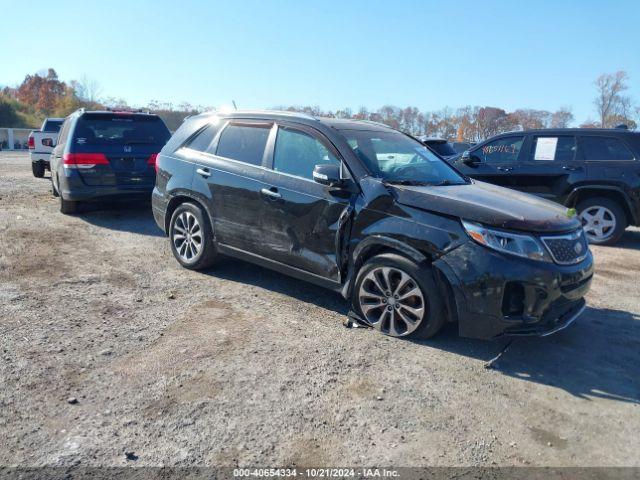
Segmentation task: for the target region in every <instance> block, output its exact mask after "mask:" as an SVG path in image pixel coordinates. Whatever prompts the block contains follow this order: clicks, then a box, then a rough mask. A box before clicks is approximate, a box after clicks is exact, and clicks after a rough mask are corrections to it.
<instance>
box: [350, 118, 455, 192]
mask: <svg viewBox="0 0 640 480" xmlns="http://www.w3.org/2000/svg"><path fill="white" fill-rule="evenodd" d="M342 133H343V135H344V136H345V137H346V139H347V142H348V143H349V146H350V147H351V148H352V149H353V151H354V152H355V154H356V155H357V156H358V157H359V158H360V159H361V160H362V161H363V162H364V163H365V164H366V165H367V167H368V168H369V170H370V171H371V173H372V174H373V175H374V176H376V177H379V178H382V179H383V180H385V181H387V182H389V183H404V184H417V185H419V184H425V185H461V184H464V183H467V182H466V180H465V179H464V178H463V177H462V176H461V175H460V174H459V173H457V172H456V171H455V170H454V169H453V168H451V167H449V166H448V165H447V164H446V162H444V161H443V160H442V159H440V158H439V157H438V156H437V155H435V154H434V153H433V152H431V151H430V150H429V149H428V148H427V147H425V146H424V145H422V144H421V143H420V142H418V141H416V140H413V139H412V138H410V137H407V136H406V135H403V134H402V133H399V132H398V133H396V132H382V131H365V130H343V131H342Z"/></svg>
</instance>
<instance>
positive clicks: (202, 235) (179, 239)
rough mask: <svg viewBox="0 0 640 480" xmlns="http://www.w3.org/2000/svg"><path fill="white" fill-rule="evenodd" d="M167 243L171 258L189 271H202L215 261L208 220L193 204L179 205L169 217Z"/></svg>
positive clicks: (214, 249)
mask: <svg viewBox="0 0 640 480" xmlns="http://www.w3.org/2000/svg"><path fill="white" fill-rule="evenodd" d="M169 242H170V243H171V251H172V252H173V256H174V257H176V260H178V262H179V263H180V265H182V266H183V267H185V268H188V269H190V270H203V269H205V268H208V267H210V266H211V265H213V263H214V262H215V260H216V257H217V251H216V247H215V245H214V243H213V230H212V229H211V224H210V223H209V219H208V218H207V216H206V214H205V213H204V212H203V211H202V209H201V208H200V207H198V206H197V205H195V204H193V203H189V202H187V203H183V204H181V205H179V206H178V208H176V209H175V211H174V212H173V214H172V215H171V221H170V223H169Z"/></svg>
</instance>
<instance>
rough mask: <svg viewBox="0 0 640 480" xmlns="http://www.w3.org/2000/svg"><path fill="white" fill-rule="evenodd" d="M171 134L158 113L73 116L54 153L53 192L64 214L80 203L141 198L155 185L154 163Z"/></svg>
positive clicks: (104, 112)
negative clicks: (58, 199) (58, 198)
mask: <svg viewBox="0 0 640 480" xmlns="http://www.w3.org/2000/svg"><path fill="white" fill-rule="evenodd" d="M170 136H171V133H170V132H169V130H168V129H167V126H166V125H165V124H164V122H163V121H162V119H161V118H160V117H158V116H157V115H152V114H148V113H139V112H130V111H99V112H97V111H96V112H89V111H85V110H83V109H81V110H78V111H76V112H74V113H72V114H71V115H69V116H68V117H67V118H66V119H65V121H64V123H63V124H62V128H61V129H60V136H59V138H58V143H57V145H56V147H55V148H54V149H53V152H52V153H51V182H52V184H53V194H54V195H56V196H59V197H60V211H61V212H62V213H73V212H75V211H76V209H77V207H78V203H79V202H81V201H91V200H104V199H117V198H123V197H127V198H128V197H141V198H145V199H148V198H149V195H150V194H151V190H152V189H153V186H154V184H155V163H156V157H157V155H158V152H159V151H160V149H161V148H162V147H163V146H164V144H165V143H166V142H167V140H168V139H169V137H170Z"/></svg>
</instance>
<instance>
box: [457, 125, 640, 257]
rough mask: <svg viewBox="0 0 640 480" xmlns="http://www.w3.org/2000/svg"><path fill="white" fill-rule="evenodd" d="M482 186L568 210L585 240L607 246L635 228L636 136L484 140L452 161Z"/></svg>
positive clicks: (539, 134) (520, 135)
mask: <svg viewBox="0 0 640 480" xmlns="http://www.w3.org/2000/svg"><path fill="white" fill-rule="evenodd" d="M452 163H453V165H455V166H456V167H457V168H458V169H459V170H461V171H462V172H463V173H465V174H467V175H469V176H470V177H473V178H477V179H478V180H483V181H486V182H490V183H494V184H496V185H501V186H503V187H509V188H514V189H516V190H520V191H523V192H527V193H533V194H535V195H539V196H541V197H544V198H548V199H550V200H553V201H556V202H558V203H561V204H563V205H565V206H567V207H574V208H576V209H577V210H578V215H579V217H580V219H581V220H582V224H583V226H584V229H585V232H586V234H587V238H588V239H589V241H590V242H592V243H594V244H613V243H615V242H616V241H618V240H619V239H620V237H621V236H622V234H623V233H624V230H625V228H626V227H627V226H628V225H639V224H640V133H635V132H631V131H628V130H618V129H613V130H610V129H551V130H529V131H524V132H512V133H506V134H503V135H498V136H496V137H493V138H490V139H489V140H486V141H485V142H483V143H481V144H479V145H477V146H475V147H473V148H471V149H470V150H468V151H467V152H465V153H464V154H462V156H459V157H457V158H456V159H454V160H453V161H452Z"/></svg>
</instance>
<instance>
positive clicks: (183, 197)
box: [164, 193, 215, 235]
mask: <svg viewBox="0 0 640 480" xmlns="http://www.w3.org/2000/svg"><path fill="white" fill-rule="evenodd" d="M187 202H189V203H193V204H195V205H197V206H198V207H199V208H200V209H202V211H203V212H205V213H206V214H207V220H209V225H210V226H212V225H213V223H212V217H211V212H210V211H209V209H208V208H207V207H206V204H205V202H203V201H202V200H200V199H198V198H197V197H195V196H193V195H189V194H187V193H179V194H177V195H175V196H173V197H171V200H169V203H168V204H167V209H166V211H165V215H164V228H165V232H167V234H168V232H169V223H170V222H171V217H172V215H173V212H175V211H176V208H178V207H179V206H180V205H182V204H183V203H187ZM214 235H215V234H214Z"/></svg>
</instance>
